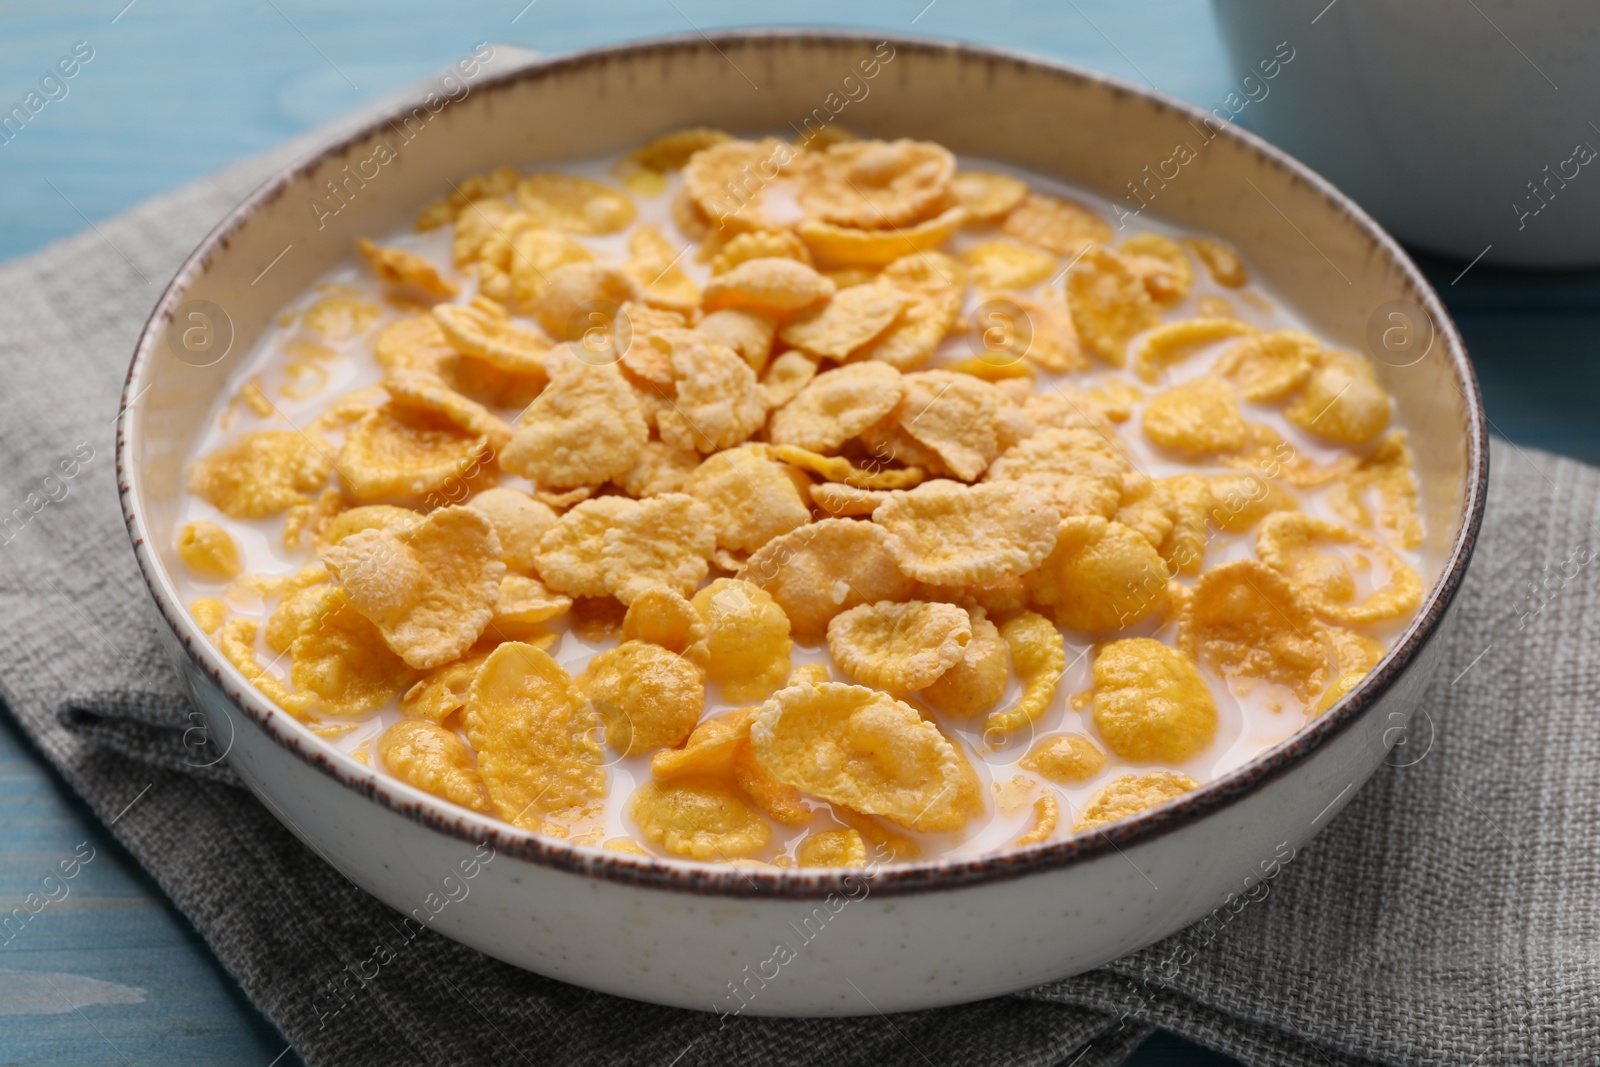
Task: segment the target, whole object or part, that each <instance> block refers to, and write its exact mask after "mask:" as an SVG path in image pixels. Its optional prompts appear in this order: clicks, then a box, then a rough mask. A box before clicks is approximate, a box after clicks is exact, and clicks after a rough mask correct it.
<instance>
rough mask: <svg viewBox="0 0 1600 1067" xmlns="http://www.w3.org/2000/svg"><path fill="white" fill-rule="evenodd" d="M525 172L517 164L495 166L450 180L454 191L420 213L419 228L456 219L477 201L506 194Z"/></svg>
mask: <svg viewBox="0 0 1600 1067" xmlns="http://www.w3.org/2000/svg"><path fill="white" fill-rule="evenodd" d="M521 177H522V175H521V174H519V173H518V172H517V169H516V168H515V167H495V168H494V169H493V170H489V171H485V172H483V173H482V174H474V175H471V176H470V177H467V178H462V179H461V180H460V181H459V182H452V183H451V184H450V195H449V196H446V197H442V198H440V199H438V200H435V201H434V202H433V203H431V204H429V205H428V206H427V207H425V208H423V209H422V214H421V215H419V216H417V230H418V232H421V231H424V230H433V229H437V228H438V227H440V226H443V225H444V224H445V223H447V222H453V221H454V220H455V218H456V215H457V214H458V213H459V212H460V211H461V209H462V208H464V207H466V206H467V205H468V204H470V203H472V202H473V201H477V200H483V199H486V198H489V197H500V196H505V195H506V194H507V193H509V192H510V191H511V190H512V189H513V188H514V187H515V186H516V184H517V180H518V179H519V178H521Z"/></svg>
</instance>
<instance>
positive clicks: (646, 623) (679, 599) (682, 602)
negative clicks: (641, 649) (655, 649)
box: [622, 585, 705, 655]
mask: <svg viewBox="0 0 1600 1067" xmlns="http://www.w3.org/2000/svg"><path fill="white" fill-rule="evenodd" d="M622 637H623V639H624V640H625V641H648V642H650V643H651V644H653V645H660V646H661V647H662V648H664V649H666V650H667V651H669V652H676V653H678V654H680V655H681V654H683V653H684V652H686V651H688V649H689V646H690V645H693V644H694V643H695V642H696V641H700V640H702V639H704V637H705V623H704V621H702V620H701V618H700V613H699V612H697V611H696V610H695V609H694V605H692V604H690V603H689V601H688V599H687V598H685V597H684V595H683V594H682V593H679V592H676V591H674V590H671V589H668V588H666V587H665V586H660V585H658V586H652V587H651V588H649V589H646V590H644V591H643V592H642V593H640V594H639V595H638V596H636V597H634V598H633V603H631V604H629V605H628V613H627V614H626V615H624V616H623V617H622Z"/></svg>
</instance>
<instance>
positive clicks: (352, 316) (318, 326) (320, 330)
mask: <svg viewBox="0 0 1600 1067" xmlns="http://www.w3.org/2000/svg"><path fill="white" fill-rule="evenodd" d="M378 315H379V310H378V306H377V305H376V304H370V303H368V302H367V301H365V300H356V299H353V298H351V297H348V296H329V297H324V298H323V299H321V300H319V301H317V302H316V303H315V304H313V305H311V307H310V308H308V309H307V310H306V314H305V318H304V319H302V320H301V321H302V322H304V323H305V327H306V329H308V330H310V331H312V332H313V333H317V334H321V335H322V337H323V338H324V339H326V340H329V341H333V342H335V343H338V342H340V341H348V340H350V339H351V338H353V337H357V336H359V335H361V334H363V333H366V332H367V330H368V328H369V327H371V326H372V324H373V323H375V322H377V321H378Z"/></svg>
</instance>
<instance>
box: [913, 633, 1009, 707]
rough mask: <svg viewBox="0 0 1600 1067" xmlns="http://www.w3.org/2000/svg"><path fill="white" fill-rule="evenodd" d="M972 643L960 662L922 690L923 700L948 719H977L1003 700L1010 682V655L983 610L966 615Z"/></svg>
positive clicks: (965, 650) (970, 642) (965, 649)
mask: <svg viewBox="0 0 1600 1067" xmlns="http://www.w3.org/2000/svg"><path fill="white" fill-rule="evenodd" d="M969 617H970V619H971V625H972V639H971V640H970V641H968V642H967V647H966V648H964V649H962V651H961V658H960V659H958V660H956V662H955V663H953V664H951V666H950V669H949V670H947V671H945V672H944V673H943V674H941V675H939V677H938V678H936V679H935V680H934V681H933V682H931V683H929V684H928V685H927V686H926V687H924V688H923V690H922V697H923V699H924V700H926V701H927V702H928V703H929V704H932V705H933V706H934V707H935V708H938V709H939V710H940V711H943V712H946V713H948V714H950V715H977V714H979V713H980V712H985V711H988V710H989V709H990V708H992V707H994V706H995V705H996V704H997V703H999V702H1000V698H1001V697H1003V696H1005V693H1006V686H1007V685H1008V684H1009V683H1010V681H1011V651H1010V649H1009V648H1008V647H1007V646H1006V642H1005V639H1004V638H1002V637H1001V636H1000V630H999V628H998V627H996V626H995V624H994V623H992V622H990V621H989V618H988V616H987V615H986V614H985V613H984V611H983V609H982V608H976V609H973V610H972V611H970V612H969Z"/></svg>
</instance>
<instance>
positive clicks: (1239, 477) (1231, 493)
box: [1206, 474, 1300, 533]
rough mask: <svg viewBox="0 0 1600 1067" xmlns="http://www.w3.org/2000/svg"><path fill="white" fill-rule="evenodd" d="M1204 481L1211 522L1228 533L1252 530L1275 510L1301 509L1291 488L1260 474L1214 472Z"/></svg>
mask: <svg viewBox="0 0 1600 1067" xmlns="http://www.w3.org/2000/svg"><path fill="white" fill-rule="evenodd" d="M1206 481H1207V483H1208V484H1209V487H1210V492H1211V509H1210V521H1211V522H1212V523H1213V524H1214V525H1215V526H1216V527H1217V529H1219V530H1226V531H1228V532H1229V533H1245V532H1247V531H1249V530H1251V529H1254V527H1255V525H1256V523H1258V522H1260V521H1261V520H1262V519H1264V518H1266V517H1267V516H1268V515H1270V514H1272V513H1273V512H1274V511H1298V510H1299V508H1300V502H1299V500H1298V499H1297V498H1296V497H1295V495H1294V493H1293V492H1292V491H1291V490H1288V489H1285V488H1284V487H1283V486H1281V485H1279V484H1277V483H1276V482H1273V481H1269V480H1268V479H1266V478H1263V477H1262V476H1261V475H1259V474H1213V475H1211V476H1210V477H1208V478H1207V479H1206Z"/></svg>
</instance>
